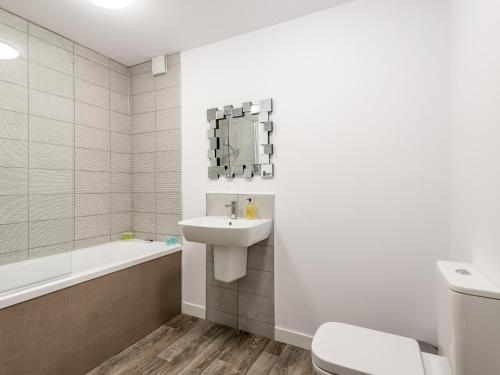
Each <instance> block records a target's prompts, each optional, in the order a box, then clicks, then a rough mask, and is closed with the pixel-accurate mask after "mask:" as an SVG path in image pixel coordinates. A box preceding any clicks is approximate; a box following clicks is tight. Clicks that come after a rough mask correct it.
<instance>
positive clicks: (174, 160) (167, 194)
mask: <svg viewBox="0 0 500 375" xmlns="http://www.w3.org/2000/svg"><path fill="white" fill-rule="evenodd" d="M131 88H132V96H131V103H132V177H133V178H132V227H133V229H134V232H135V235H136V237H138V238H144V239H158V240H163V239H165V238H166V237H169V236H177V237H179V238H180V230H179V228H178V226H177V222H178V221H179V220H180V218H181V187H180V184H181V129H180V128H181V110H180V55H179V54H176V55H171V56H168V72H167V74H166V75H163V76H159V77H156V78H154V77H153V76H152V74H151V64H150V63H144V64H140V65H137V66H134V67H132V86H131Z"/></svg>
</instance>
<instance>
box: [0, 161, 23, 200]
mask: <svg viewBox="0 0 500 375" xmlns="http://www.w3.org/2000/svg"><path fill="white" fill-rule="evenodd" d="M18 194H28V170H27V169H25V168H2V167H0V195H18Z"/></svg>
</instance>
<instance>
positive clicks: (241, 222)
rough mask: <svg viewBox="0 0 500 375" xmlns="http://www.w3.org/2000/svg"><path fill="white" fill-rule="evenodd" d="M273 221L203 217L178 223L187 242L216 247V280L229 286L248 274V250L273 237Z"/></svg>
mask: <svg viewBox="0 0 500 375" xmlns="http://www.w3.org/2000/svg"><path fill="white" fill-rule="evenodd" d="M272 225H273V222H272V220H271V219H255V220H247V219H230V218H227V217H222V216H204V217H199V218H196V219H189V220H183V221H180V222H179V226H180V227H181V230H182V234H183V235H184V238H185V239H186V240H187V241H191V242H200V243H206V244H208V245H213V247H214V275H215V279H216V280H219V281H223V282H226V283H230V282H232V281H235V280H238V279H241V278H242V277H244V276H245V275H246V273H247V252H248V247H249V246H251V245H253V244H255V243H257V242H259V241H262V240H264V239H266V238H267V237H269V235H270V234H271V229H272Z"/></svg>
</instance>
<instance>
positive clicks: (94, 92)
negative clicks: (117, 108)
mask: <svg viewBox="0 0 500 375" xmlns="http://www.w3.org/2000/svg"><path fill="white" fill-rule="evenodd" d="M75 99H76V100H78V101H80V102H83V103H87V104H93V105H96V106H98V107H101V108H105V109H109V89H106V88H104V87H101V86H98V85H94V84H93V83H89V82H87V81H82V80H81V79H78V78H77V79H75Z"/></svg>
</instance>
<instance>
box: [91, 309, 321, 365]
mask: <svg viewBox="0 0 500 375" xmlns="http://www.w3.org/2000/svg"><path fill="white" fill-rule="evenodd" d="M313 373H314V372H313V369H312V364H311V353H310V352H309V351H308V350H304V349H300V348H297V347H294V346H290V345H285V344H282V343H277V342H274V341H272V340H269V339H267V338H264V337H260V336H256V335H252V334H249V333H245V332H242V333H240V334H239V335H237V334H236V331H235V330H233V329H231V328H227V327H223V326H220V325H218V324H214V323H210V322H207V321H206V320H201V319H197V318H194V317H191V316H187V315H179V316H177V317H175V318H174V319H172V320H171V321H170V322H168V323H167V324H165V325H164V326H162V327H160V328H159V329H158V330H156V331H155V332H153V333H151V334H150V335H149V336H147V337H145V338H144V339H142V340H141V341H139V342H137V343H135V344H134V345H132V346H131V347H129V348H127V349H125V350H124V351H123V352H121V353H119V354H117V355H116V356H114V357H113V358H110V359H109V360H107V361H106V362H104V363H103V364H101V365H100V366H99V367H97V368H95V369H94V370H92V371H91V372H89V373H88V374H87V375H89V374H92V375H97V374H113V375H115V374H170V375H173V374H179V375H186V374H197V375H202V374H203V375H208V374H210V375H211V374H248V375H266V374H273V375H276V374H294V375H308V374H311V375H312V374H313Z"/></svg>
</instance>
